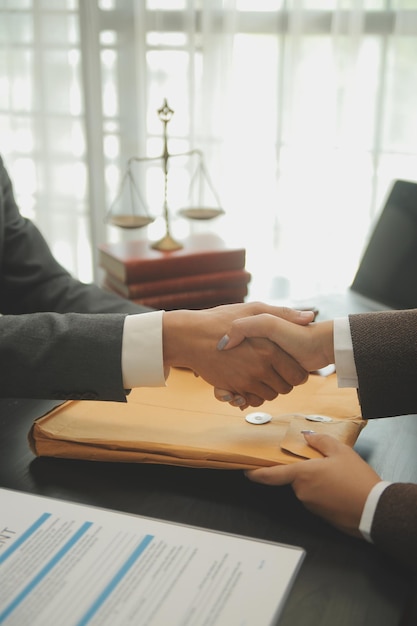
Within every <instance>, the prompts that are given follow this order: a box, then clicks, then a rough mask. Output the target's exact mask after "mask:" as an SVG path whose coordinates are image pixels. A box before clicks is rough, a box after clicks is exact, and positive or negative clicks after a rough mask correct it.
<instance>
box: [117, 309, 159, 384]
mask: <svg viewBox="0 0 417 626" xmlns="http://www.w3.org/2000/svg"><path fill="white" fill-rule="evenodd" d="M162 316H163V311H150V312H149V313H139V314H138V315H127V316H126V318H125V323H124V329H123V341H122V374H123V386H124V388H125V389H132V388H133V387H163V386H165V379H166V375H168V371H167V372H165V371H164V359H163V346H162Z"/></svg>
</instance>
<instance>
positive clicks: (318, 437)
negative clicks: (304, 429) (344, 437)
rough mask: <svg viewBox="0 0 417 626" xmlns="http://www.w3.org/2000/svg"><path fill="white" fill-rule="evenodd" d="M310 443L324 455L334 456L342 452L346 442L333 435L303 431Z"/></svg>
mask: <svg viewBox="0 0 417 626" xmlns="http://www.w3.org/2000/svg"><path fill="white" fill-rule="evenodd" d="M303 434H304V438H305V440H306V441H307V443H308V445H309V446H311V447H312V448H314V449H315V450H318V452H321V453H322V454H323V455H324V456H333V455H335V454H337V453H338V452H342V451H343V449H344V448H345V444H344V443H341V442H340V441H338V440H337V439H335V438H334V437H332V436H331V435H324V434H320V433H303Z"/></svg>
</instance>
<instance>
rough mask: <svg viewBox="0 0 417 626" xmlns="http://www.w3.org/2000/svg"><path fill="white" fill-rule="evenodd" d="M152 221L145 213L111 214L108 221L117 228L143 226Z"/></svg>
mask: <svg viewBox="0 0 417 626" xmlns="http://www.w3.org/2000/svg"><path fill="white" fill-rule="evenodd" d="M153 221H154V218H153V217H149V216H147V215H112V216H111V217H110V219H109V222H110V223H111V224H113V226H118V227H119V228H143V227H144V226H148V224H151V223H152V222H153Z"/></svg>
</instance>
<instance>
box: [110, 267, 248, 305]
mask: <svg viewBox="0 0 417 626" xmlns="http://www.w3.org/2000/svg"><path fill="white" fill-rule="evenodd" d="M250 280H251V275H250V273H249V272H247V271H246V270H244V269H240V270H225V271H224V272H208V273H205V274H192V275H191V276H174V277H172V278H164V279H162V280H147V281H142V282H138V283H128V284H126V283H124V282H122V281H121V280H119V279H118V278H116V276H113V275H112V274H109V273H106V276H105V278H104V286H106V287H109V288H110V289H111V290H112V291H116V292H117V293H119V294H120V295H121V296H124V297H125V298H128V299H129V300H134V299H135V298H146V297H149V296H159V295H161V296H164V295H167V294H170V293H178V292H181V291H194V290H201V289H215V288H216V289H217V288H221V289H236V288H238V287H245V286H246V285H248V284H249V282H250Z"/></svg>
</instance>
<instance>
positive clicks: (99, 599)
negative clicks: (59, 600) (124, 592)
mask: <svg viewBox="0 0 417 626" xmlns="http://www.w3.org/2000/svg"><path fill="white" fill-rule="evenodd" d="M152 539H154V535H145V537H144V538H143V539H142V541H141V542H140V544H139V545H138V546H137V547H136V548H135V549H134V551H133V552H132V554H131V555H130V556H129V558H128V559H126V561H125V562H124V564H123V565H122V566H121V568H120V569H119V571H118V572H116V574H115V575H114V576H113V578H112V579H111V580H110V582H109V583H108V584H107V585H106V586H105V587H104V589H103V591H102V592H101V593H100V595H99V596H98V597H97V599H96V600H95V601H94V602H93V604H92V605H91V607H90V608H89V609H88V610H87V611H86V613H85V614H84V615H83V617H82V618H81V619H80V621H79V622H77V626H86V624H88V622H89V621H90V620H91V619H92V618H93V617H94V615H95V614H96V613H97V611H98V610H99V608H100V607H101V606H102V604H103V603H104V602H105V601H106V600H107V598H108V597H109V595H110V594H111V593H112V592H113V590H114V589H115V588H116V587H117V585H118V584H119V583H120V582H121V580H122V578H124V576H126V574H127V572H128V571H129V570H130V568H131V567H132V566H133V565H134V563H135V562H136V561H137V559H138V558H139V557H140V555H141V554H142V553H143V552H144V550H145V549H146V548H147V547H148V545H149V544H150V543H151V541H152Z"/></svg>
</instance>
